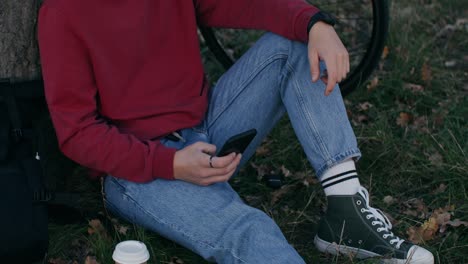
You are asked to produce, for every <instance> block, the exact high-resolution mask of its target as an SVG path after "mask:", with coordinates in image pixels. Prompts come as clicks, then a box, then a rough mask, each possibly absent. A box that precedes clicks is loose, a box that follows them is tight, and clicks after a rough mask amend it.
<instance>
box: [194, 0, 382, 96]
mask: <svg viewBox="0 0 468 264" xmlns="http://www.w3.org/2000/svg"><path fill="white" fill-rule="evenodd" d="M307 1H308V2H310V3H313V4H314V5H315V6H317V7H318V8H320V9H321V10H324V11H326V12H328V13H330V14H332V15H334V16H335V17H336V19H337V23H336V25H335V28H336V31H337V32H338V34H339V35H340V38H341V39H342V41H343V43H344V44H345V46H346V47H347V49H348V52H349V54H350V64H351V71H350V74H349V75H348V77H347V78H346V79H345V80H343V81H342V82H341V83H340V87H341V92H342V94H343V95H347V94H349V93H351V92H352V91H353V90H354V89H356V88H357V87H359V86H360V85H361V84H362V83H363V82H364V81H365V80H366V79H367V78H368V77H369V75H370V74H371V73H372V71H373V70H374V68H375V67H376V65H377V63H378V62H379V59H380V57H381V54H382V51H383V48H384V44H385V39H386V37H387V31H388V20H389V17H388V3H387V0H357V1H350V0H307ZM200 31H201V33H202V35H203V37H204V40H205V42H206V45H207V46H208V47H209V49H210V50H211V51H212V52H213V54H214V55H215V57H216V59H217V60H218V61H219V62H220V63H221V64H222V65H223V66H224V68H225V69H228V68H229V67H230V66H231V65H232V64H233V61H234V60H235V59H236V58H238V57H240V56H241V55H242V54H243V52H245V50H247V49H248V48H249V47H250V45H251V44H252V43H253V42H254V41H252V39H256V38H257V37H258V36H259V35H260V34H261V32H259V31H245V30H233V29H216V30H215V31H213V30H211V29H209V28H200ZM226 51H228V53H230V54H229V55H228V54H227V53H226Z"/></svg>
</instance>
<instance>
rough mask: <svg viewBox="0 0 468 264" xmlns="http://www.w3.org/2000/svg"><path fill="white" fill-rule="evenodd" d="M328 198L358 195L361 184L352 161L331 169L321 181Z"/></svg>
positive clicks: (349, 160)
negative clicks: (331, 196)
mask: <svg viewBox="0 0 468 264" xmlns="http://www.w3.org/2000/svg"><path fill="white" fill-rule="evenodd" d="M320 182H321V184H322V187H323V189H324V191H325V195H326V196H330V195H353V194H356V192H357V191H358V189H359V187H360V186H361V184H360V183H359V179H358V175H357V172H356V166H355V165H354V161H353V160H352V159H348V160H345V161H343V162H341V163H338V164H336V165H335V166H333V167H331V168H329V169H328V170H327V171H325V173H324V174H323V176H322V178H321V179H320Z"/></svg>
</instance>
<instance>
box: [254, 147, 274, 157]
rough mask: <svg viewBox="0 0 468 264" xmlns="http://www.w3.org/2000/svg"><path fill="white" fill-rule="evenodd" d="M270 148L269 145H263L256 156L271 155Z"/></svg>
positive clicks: (257, 150)
mask: <svg viewBox="0 0 468 264" xmlns="http://www.w3.org/2000/svg"><path fill="white" fill-rule="evenodd" d="M270 152H271V151H270V148H268V146H267V145H264V144H263V145H261V146H260V147H258V148H257V149H256V150H255V154H256V155H257V156H265V155H267V154H270Z"/></svg>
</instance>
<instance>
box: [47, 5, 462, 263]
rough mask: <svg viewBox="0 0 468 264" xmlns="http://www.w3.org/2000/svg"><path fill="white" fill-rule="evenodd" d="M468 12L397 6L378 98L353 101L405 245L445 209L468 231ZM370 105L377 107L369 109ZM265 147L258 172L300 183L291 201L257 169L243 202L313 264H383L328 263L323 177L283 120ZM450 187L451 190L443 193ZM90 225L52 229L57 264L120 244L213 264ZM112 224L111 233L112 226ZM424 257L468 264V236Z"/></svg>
mask: <svg viewBox="0 0 468 264" xmlns="http://www.w3.org/2000/svg"><path fill="white" fill-rule="evenodd" d="M462 2H463V1H451V0H433V1H431V0H411V1H394V2H393V3H392V8H391V17H392V21H391V28H390V35H389V39H388V44H387V46H388V48H389V55H388V57H387V58H386V59H385V60H384V61H382V69H380V70H377V71H375V73H374V74H375V76H376V77H378V79H379V82H378V85H377V87H375V89H373V90H371V91H368V90H367V89H366V87H365V85H364V86H363V87H361V88H360V89H359V90H358V91H356V92H354V93H352V94H351V95H350V96H349V97H347V98H346V105H347V108H348V111H349V113H350V119H351V120H352V124H353V127H354V129H355V133H356V136H357V137H358V141H359V147H360V148H361V151H362V153H363V157H362V159H361V160H360V161H359V163H358V168H359V171H360V175H361V176H360V180H361V182H362V183H363V185H364V186H366V187H367V188H368V189H369V191H370V192H371V197H372V203H373V205H374V206H375V207H378V208H381V209H382V210H383V211H385V212H387V213H389V214H390V215H391V216H392V217H393V218H395V219H396V220H397V222H396V225H395V226H394V230H396V233H398V234H399V235H401V236H402V237H405V238H406V237H407V234H406V231H407V229H408V228H409V227H411V226H419V225H421V224H422V223H424V222H425V221H426V220H427V219H428V217H429V215H430V213H431V212H432V211H433V210H435V209H437V208H439V207H445V206H448V205H453V206H454V210H453V211H452V219H455V218H460V219H461V220H464V221H468V203H467V201H468V192H467V189H468V184H467V182H468V166H467V164H468V160H467V154H468V124H467V117H468V99H467V93H468V85H467V84H466V81H467V79H468V78H467V77H468V76H467V74H466V72H467V68H468V67H467V66H468V57H467V56H468V55H467V54H466V47H467V46H468V29H467V25H466V24H464V25H463V24H462V25H459V26H457V27H455V29H454V30H452V31H451V30H448V31H447V30H445V31H444V28H447V27H446V26H447V25H455V24H456V22H457V19H463V18H465V19H466V17H467V12H466V9H467V5H466V4H463V3H462ZM459 23H460V21H459ZM465 23H466V22H465ZM253 35H256V34H255V33H254V34H253ZM253 38H254V37H253V36H252V34H250V35H249V34H242V35H241V37H238V38H233V39H231V41H234V44H233V45H232V46H230V47H229V48H230V49H232V50H233V52H234V54H236V53H241V52H242V51H243V50H242V49H244V48H238V47H237V45H235V43H236V42H235V41H238V42H239V43H249V42H252V39H253ZM202 53H203V55H204V57H205V59H206V63H207V67H206V68H207V70H208V72H209V75H210V76H211V78H212V79H213V80H215V79H216V78H217V77H219V75H220V74H221V72H222V71H221V67H220V65H219V64H216V63H213V62H212V60H210V55H209V54H208V53H207V51H206V50H202ZM448 61H455V65H454V66H450V65H449V66H446V65H445V63H446V62H448ZM424 64H425V65H426V68H427V69H430V78H426V77H423V76H422V75H423V74H422V71H424V70H423V68H424V67H425V66H423V65H424ZM407 83H412V84H417V85H421V86H422V87H423V88H424V89H423V90H422V91H419V92H417V91H416V92H415V91H411V90H410V89H407V88H405V87H406V84H407ZM365 102H368V103H370V104H371V105H372V107H370V108H369V109H367V110H365V109H362V108H361V107H359V105H360V104H362V103H365ZM402 112H403V113H407V114H409V115H410V116H411V117H412V119H411V120H410V121H409V123H408V125H404V126H401V125H398V124H397V118H398V117H399V116H400V113H402ZM360 116H366V117H367V119H368V121H366V122H361V121H360V120H361V119H360ZM264 147H265V148H267V149H268V151H267V152H268V153H267V154H263V155H257V156H255V157H254V158H253V159H252V163H253V164H255V165H256V166H264V167H266V168H269V170H273V171H276V172H278V173H281V167H282V166H284V167H285V168H287V169H288V170H289V171H290V172H291V176H290V177H287V178H286V185H285V186H284V187H283V188H286V191H284V192H283V191H277V190H272V189H271V188H269V187H267V186H266V185H265V184H264V183H263V182H262V181H261V180H259V179H258V177H257V170H256V169H255V168H254V167H253V166H251V165H249V166H247V167H246V168H244V169H243V170H242V172H241V175H239V177H237V178H235V179H233V180H232V184H233V186H234V188H235V189H236V190H237V191H238V192H239V193H240V194H241V196H242V197H243V198H244V199H245V200H246V201H247V202H248V203H249V204H250V205H252V206H254V207H257V208H260V209H261V210H264V211H265V212H266V213H267V214H268V215H270V216H271V217H273V218H274V219H275V221H276V222H277V223H278V225H279V226H280V227H281V229H282V230H283V232H284V234H285V236H286V237H287V238H288V240H289V241H290V243H291V244H293V245H294V247H295V248H296V249H297V250H298V252H299V253H300V254H301V256H303V257H304V259H305V260H306V262H307V263H374V262H375V261H373V260H370V261H357V260H353V259H350V258H349V257H347V256H340V257H332V256H327V255H324V254H320V253H319V252H317V250H315V248H314V246H313V243H312V240H313V237H314V234H315V232H316V227H317V223H318V220H319V217H320V213H321V211H323V209H324V208H325V199H324V195H323V192H322V190H321V188H320V186H319V184H317V183H316V182H315V181H313V180H312V179H313V171H312V169H311V167H310V165H309V164H308V162H307V160H306V159H305V155H304V154H303V152H302V150H301V147H300V145H299V143H298V142H297V140H296V137H295V135H294V132H293V130H292V128H291V126H290V125H289V122H288V120H287V118H284V119H283V120H281V122H280V124H279V125H278V127H277V128H275V130H274V131H273V132H272V134H271V135H270V136H269V137H268V139H267V141H266V143H265V144H264ZM75 174H76V175H75V177H80V178H79V179H80V180H79V182H80V183H79V184H78V185H79V186H81V187H80V188H81V189H80V190H81V191H82V192H87V193H91V194H88V196H86V199H84V201H82V203H83V204H84V205H85V206H86V208H88V210H87V212H88V214H87V220H90V219H94V218H96V217H100V219H106V217H103V215H102V213H103V212H104V210H103V208H102V201H101V200H100V198H99V185H98V184H96V183H88V182H86V184H84V183H83V180H82V178H83V177H84V176H83V174H84V173H83V172H82V171H81V170H79V171H78V172H77V173H75ZM306 176H307V177H306ZM307 179H309V180H308V181H307V183H305V182H304V181H305V180H307ZM441 184H444V185H445V186H446V189H445V190H443V191H439V192H437V191H436V190H437V189H438V188H439V187H440V186H441ZM385 196H392V197H394V198H395V202H394V203H392V204H387V203H385V202H384V201H383V198H384V197H385ZM414 198H417V199H420V200H422V201H423V202H424V204H425V206H426V208H427V214H425V215H422V216H421V215H419V216H411V215H408V214H406V213H405V211H406V210H407V209H408V205H407V204H408V203H409V202H408V201H411V200H412V199H414ZM99 212H101V214H99ZM417 213H419V214H421V212H417ZM87 220H82V219H76V222H75V223H74V224H51V225H50V228H49V230H50V234H51V237H50V249H51V252H50V258H51V259H58V258H60V259H62V260H66V262H64V263H67V262H70V263H71V262H72V261H73V260H76V261H77V262H78V263H82V262H83V261H84V259H85V257H86V256H87V255H93V256H96V257H97V259H98V261H99V262H100V263H111V254H112V248H113V246H115V244H116V243H117V242H118V241H120V240H125V239H138V240H141V241H144V242H145V243H146V244H147V246H148V248H149V249H150V253H151V255H152V259H153V260H156V261H155V262H154V263H182V262H180V261H183V263H205V262H204V261H203V260H202V259H201V258H200V257H198V256H196V255H195V254H193V253H192V252H190V251H188V250H186V249H184V248H182V247H180V246H178V245H176V244H175V243H173V242H171V241H168V240H166V239H163V238H161V237H159V236H158V235H156V234H154V233H151V232H149V231H146V230H143V229H142V228H139V227H136V226H133V225H131V224H129V223H125V222H124V221H122V220H119V221H120V222H121V224H119V226H120V225H124V226H128V227H129V230H128V232H127V233H126V234H125V235H124V234H120V233H119V232H116V231H115V230H113V228H111V226H112V224H110V225H108V227H107V229H105V230H106V231H105V235H103V234H96V233H94V234H92V235H90V234H89V233H88V231H87V229H88V222H87ZM103 223H104V224H105V225H106V221H105V220H103ZM107 224H108V223H107ZM424 247H426V248H428V249H429V250H431V251H432V252H433V253H434V256H435V258H436V262H437V263H468V228H467V227H463V226H461V227H457V228H454V227H449V228H448V229H447V231H445V233H437V234H436V235H435V236H434V238H433V239H432V240H428V241H426V242H425V243H424ZM177 261H179V262H177Z"/></svg>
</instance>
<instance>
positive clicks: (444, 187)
mask: <svg viewBox="0 0 468 264" xmlns="http://www.w3.org/2000/svg"><path fill="white" fill-rule="evenodd" d="M446 189H447V185H445V184H443V183H441V184H440V185H439V187H437V189H435V190H434V194H438V193H443V192H445V190H446Z"/></svg>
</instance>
